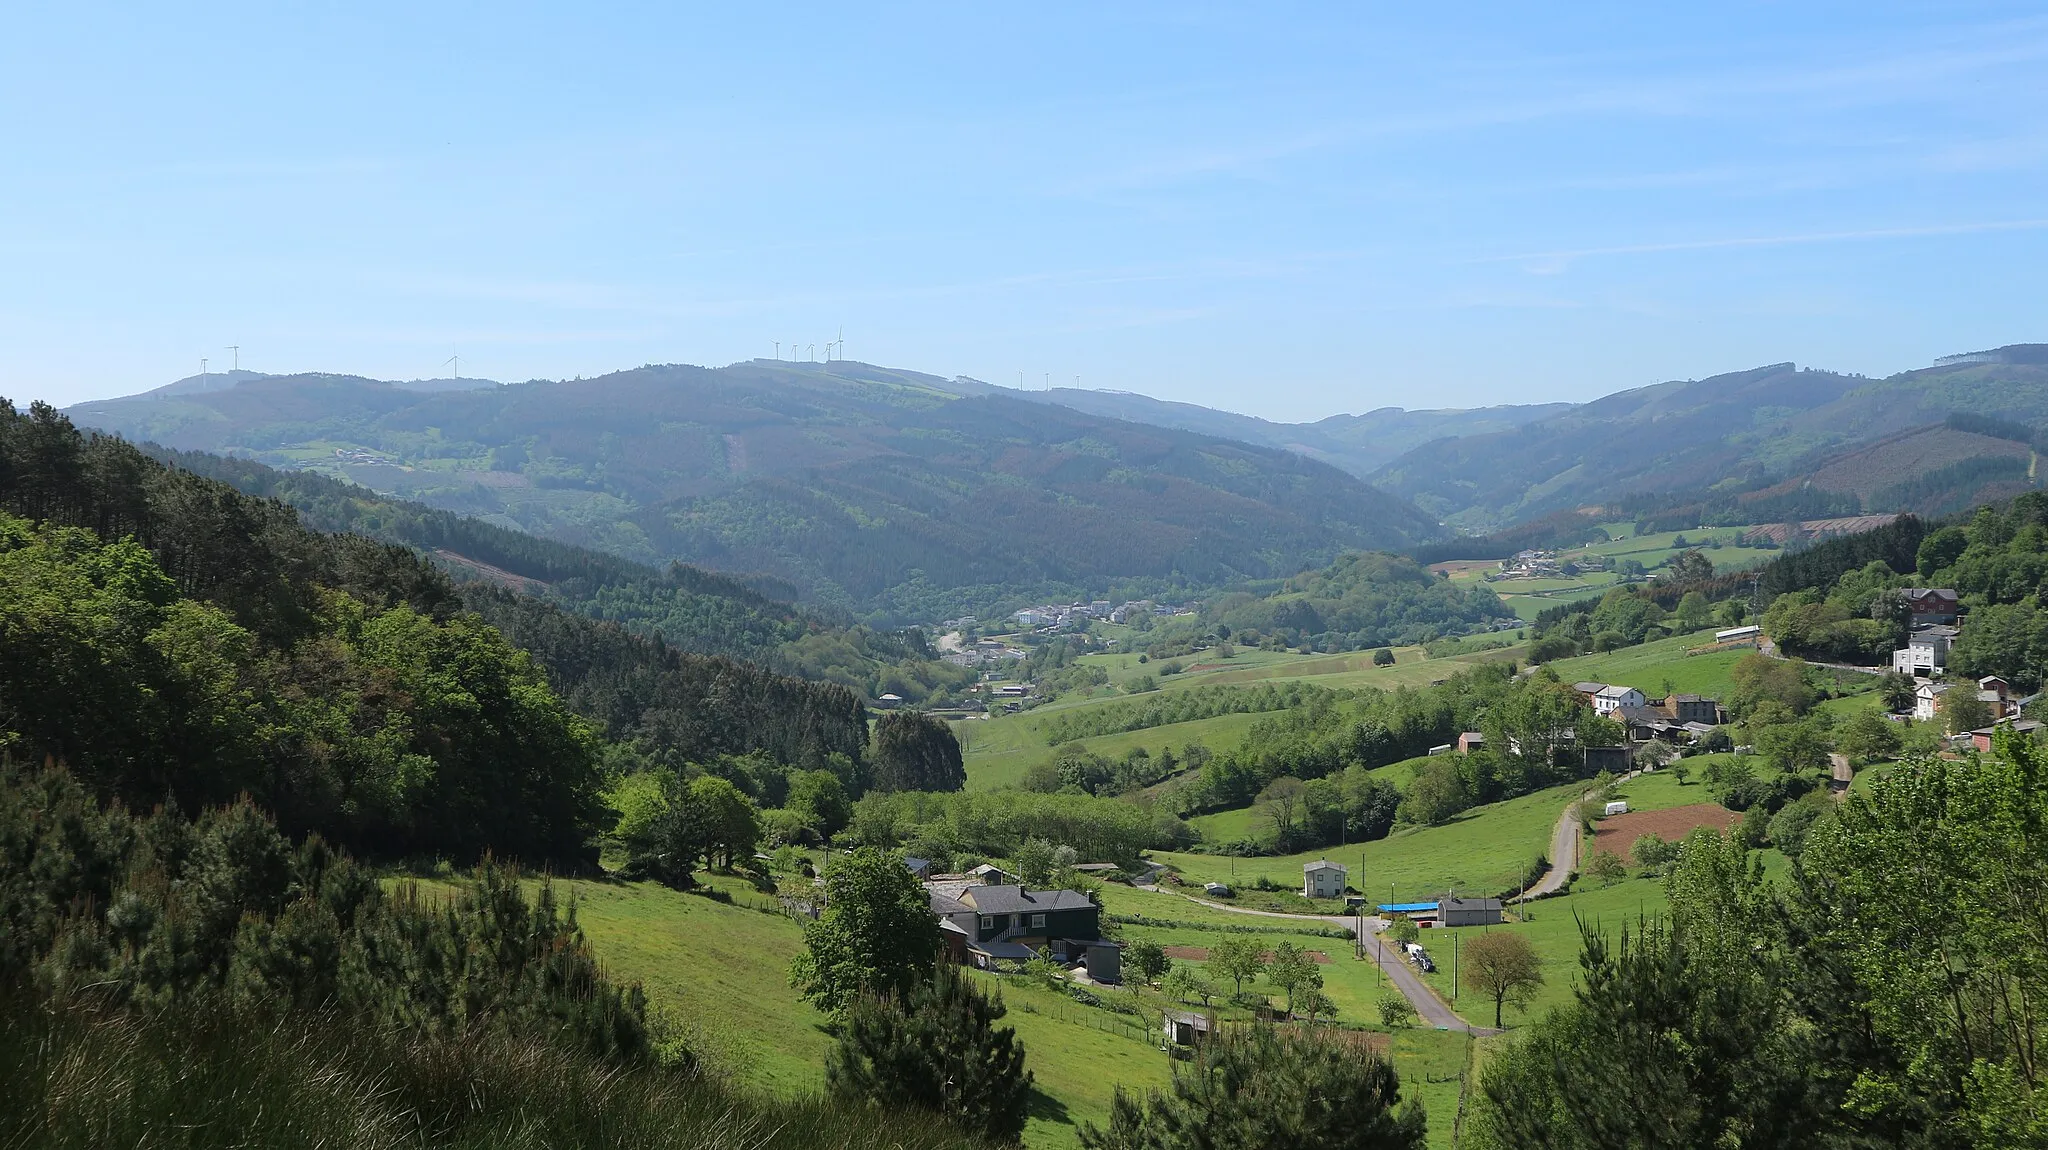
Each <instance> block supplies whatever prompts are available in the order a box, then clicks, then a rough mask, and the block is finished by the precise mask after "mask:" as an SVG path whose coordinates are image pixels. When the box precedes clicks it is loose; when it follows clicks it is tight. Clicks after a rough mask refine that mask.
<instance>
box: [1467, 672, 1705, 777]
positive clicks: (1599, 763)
mask: <svg viewBox="0 0 2048 1150" xmlns="http://www.w3.org/2000/svg"><path fill="white" fill-rule="evenodd" d="M1572 689H1573V690H1575V691H1577V692H1578V693H1579V694H1580V695H1581V696H1582V697H1584V698H1585V700H1586V702H1587V704H1588V705H1590V706H1591V707H1592V708H1593V713H1594V714H1596V715H1603V716H1605V717H1607V718H1610V719H1613V720H1614V721H1615V722H1617V723H1620V724H1621V726H1622V729H1623V731H1625V732H1626V739H1625V744H1624V745H1623V746H1620V747H1587V748H1586V763H1587V765H1588V766H1589V767H1593V768H1595V769H1600V768H1605V769H1609V770H1616V771H1621V770H1627V769H1629V767H1630V766H1632V765H1633V763H1634V760H1635V751H1636V749H1637V748H1639V747H1641V746H1644V745H1645V744H1648V743H1651V742H1665V743H1671V744H1673V745H1676V746H1690V745H1692V744H1694V743H1697V742H1699V741H1700V740H1701V739H1704V738H1706V737H1707V736H1708V735H1710V734H1712V733H1713V731H1714V728H1716V727H1718V726H1721V725H1722V724H1723V723H1725V722H1727V721H1728V716H1727V713H1726V712H1725V711H1723V710H1722V708H1721V704H1720V701H1719V700H1716V699H1711V698H1708V697H1707V696H1705V695H1679V694H1672V695H1667V696H1665V697H1664V698H1662V699H1659V700H1656V701H1654V702H1652V701H1651V700H1650V698H1649V697H1648V696H1646V695H1644V694H1643V692H1642V691H1640V690H1638V689H1637V688H1635V687H1624V686H1620V685H1618V684H1614V683H1590V682H1588V683H1573V684H1572ZM1569 737H1571V736H1570V734H1569V733H1568V734H1567V738H1569ZM1485 745H1486V736H1485V734H1483V733H1482V732H1479V731H1466V732H1465V733H1463V734H1461V735H1459V736H1458V741H1457V742H1456V743H1447V744H1445V745H1443V746H1441V747H1434V748H1431V750H1430V754H1438V753H1442V752H1448V751H1451V750H1456V751H1457V752H1458V753H1459V754H1461V755H1469V754H1471V753H1472V752H1473V751H1476V750H1478V749H1479V748H1481V747H1484V746H1485ZM1510 749H1511V750H1512V749H1514V748H1512V747H1511V748H1510Z"/></svg>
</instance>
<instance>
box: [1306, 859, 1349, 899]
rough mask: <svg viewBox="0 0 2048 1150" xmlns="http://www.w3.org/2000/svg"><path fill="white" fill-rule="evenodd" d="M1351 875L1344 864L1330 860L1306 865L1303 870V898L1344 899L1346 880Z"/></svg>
mask: <svg viewBox="0 0 2048 1150" xmlns="http://www.w3.org/2000/svg"><path fill="white" fill-rule="evenodd" d="M1349 873H1350V872H1349V871H1348V870H1346V869H1345V867H1344V864H1343V863H1333V862H1331V861H1330V860H1329V859H1317V860H1316V861H1314V862H1312V863H1304V864H1303V865H1302V868H1301V897H1303V898H1342V897H1344V880H1345V878H1346V876H1347V875H1349Z"/></svg>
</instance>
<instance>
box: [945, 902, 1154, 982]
mask: <svg viewBox="0 0 2048 1150" xmlns="http://www.w3.org/2000/svg"><path fill="white" fill-rule="evenodd" d="M928 889H929V891H930V895H931V904H932V913H933V914H936V915H938V916H939V918H940V919H941V920H942V921H943V922H948V923H951V924H952V925H953V926H954V927H956V928H958V929H959V930H960V931H961V932H962V933H964V934H965V935H966V950H967V953H968V955H969V956H970V957H971V958H972V960H973V961H974V962H975V963H976V965H979V966H982V967H987V966H989V965H990V964H991V963H994V962H1024V961H1027V960H1029V959H1031V958H1034V957H1036V956H1037V955H1038V953H1039V952H1040V951H1045V952H1047V953H1049V954H1050V955H1051V956H1052V958H1053V959H1054V960H1055V961H1058V962H1086V963H1087V966H1088V976H1089V977H1090V978H1091V979H1093V980H1094V981H1096V982H1116V981H1119V980H1120V977H1121V972H1120V970H1119V967H1120V962H1119V957H1120V951H1119V947H1118V945H1117V944H1116V943H1114V942H1109V941H1106V940H1104V939H1103V937H1102V908H1101V907H1098V906H1096V905H1095V904H1094V903H1093V902H1091V901H1089V898H1088V896H1087V895H1084V894H1081V893H1080V892H1078V891H1071V890H1030V889H1028V888H1026V887H1023V886H1018V885H1014V884H1001V885H991V886H960V887H955V886H951V885H946V886H944V887H940V886H939V884H934V886H933V887H932V888H928Z"/></svg>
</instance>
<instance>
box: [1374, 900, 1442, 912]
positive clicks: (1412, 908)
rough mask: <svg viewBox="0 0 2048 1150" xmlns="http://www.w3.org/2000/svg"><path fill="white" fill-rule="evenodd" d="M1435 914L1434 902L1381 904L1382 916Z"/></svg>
mask: <svg viewBox="0 0 2048 1150" xmlns="http://www.w3.org/2000/svg"><path fill="white" fill-rule="evenodd" d="M1435 912H1436V904H1435V903H1433V902H1383V903H1381V904H1380V913H1381V914H1434V913H1435Z"/></svg>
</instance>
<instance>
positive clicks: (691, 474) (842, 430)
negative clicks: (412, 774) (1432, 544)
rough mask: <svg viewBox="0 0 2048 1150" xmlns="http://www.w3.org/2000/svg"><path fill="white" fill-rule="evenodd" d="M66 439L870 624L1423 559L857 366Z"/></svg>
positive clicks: (167, 406)
mask: <svg viewBox="0 0 2048 1150" xmlns="http://www.w3.org/2000/svg"><path fill="white" fill-rule="evenodd" d="M73 414H74V415H75V417H76V418H77V419H78V420H79V421H80V422H82V423H84V424H87V425H89V426H93V427H98V428H103V429H106V430H110V431H115V432H119V433H120V434H122V435H124V436H127V437H128V438H131V439H135V440H138V441H141V440H153V441H156V442H159V443H163V444H166V445H168V446H171V447H174V448H180V449H187V450H192V449H197V450H207V451H220V450H228V449H232V450H234V451H236V452H237V453H246V454H251V455H254V456H255V457H256V458H258V459H259V460H261V461H263V462H266V463H272V464H276V465H279V466H287V467H298V466H308V467H315V468H319V469H323V470H328V471H330V472H332V473H334V474H337V475H338V476H340V477H344V478H348V479H350V480H353V481H355V482H358V483H362V484H364V485H366V486H369V487H372V488H374V489H376V490H378V491H383V492H388V493H393V494H397V495H400V496H404V497H408V498H417V499H420V500H422V501H425V502H427V503H430V504H432V505H434V506H436V507H440V508H444V509H448V510H455V511H461V512H465V513H470V514H476V515H481V516H486V517H490V518H492V519H493V520H494V521H496V522H499V523H501V524H502V525H505V526H516V527H520V528H524V529H529V530H532V531H534V532H535V533H537V534H541V535H545V536H548V537H550V538H554V539H558V540H562V541H566V542H571V543H577V544H580V545H587V546H591V547H595V548H598V549H601V550H604V551H607V552H610V553H613V554H616V555H620V556H624V557H627V558H630V559H633V560H635V561H638V562H642V563H647V564H650V565H657V566H659V565H664V564H666V563H667V562H668V561H669V560H671V559H681V560H684V561H687V562H691V563H696V564H700V565H703V566H707V567H711V568H714V569H717V570H719V571H724V572H729V573H735V574H740V575H748V576H751V575H755V574H767V575H771V576H773V577H776V578H779V579H783V580H787V581H789V582H790V583H792V584H794V585H795V586H796V587H797V588H799V589H800V590H801V592H802V594H803V596H804V597H805V598H807V599H809V600H812V601H816V602H818V603H822V604H825V605H827V606H830V607H834V608H838V609H842V610H846V611H849V612H852V613H853V614H855V615H857V616H860V617H863V618H870V619H875V620H885V621H908V620H921V621H928V620H930V619H938V618H945V617H948V616H950V615H958V614H963V613H969V612H974V611H984V612H986V611H987V610H989V609H991V608H992V607H995V606H1000V605H1002V604H1004V603H1020V602H1024V601H1028V600H1030V599H1034V598H1041V597H1060V596H1074V595H1082V594H1087V595H1091V596H1099V595H1102V594H1108V593H1111V592H1112V591H1119V590H1121V591H1127V592H1129V593H1132V594H1134V595H1137V594H1145V593H1148V589H1162V590H1164V589H1175V588H1178V589H1183V590H1184V589H1186V588H1190V587H1207V586H1216V585H1220V584H1222V583H1225V582H1228V581H1230V580H1233V579H1241V578H1277V577H1285V576H1288V575H1292V574H1294V573H1295V572H1297V571H1299V570H1302V569H1304V568H1306V567H1310V566H1314V565H1316V564H1318V563H1326V562H1328V561H1330V560H1331V559H1333V558H1334V557H1335V556H1336V555H1337V554H1339V553H1340V552H1342V551H1345V550H1347V549H1355V548H1361V547H1400V546H1406V545H1408V544H1411V543H1414V542H1418V541H1421V540H1425V539H1430V538H1434V537H1436V536H1438V535H1439V534H1440V533H1441V529H1440V528H1439V527H1438V525H1437V524H1436V523H1435V522H1434V521H1433V520H1432V519H1431V518H1430V517H1429V516H1427V515H1424V514H1422V513H1421V512H1419V511H1417V510H1416V509H1415V508H1414V507H1412V506H1409V505H1408V504H1406V503H1404V502H1402V501H1401V500H1399V499H1396V498H1393V497H1390V496H1387V495H1385V494H1384V493H1382V492H1380V491H1378V490H1376V489H1374V488H1372V487H1369V486H1367V485H1366V484H1365V483H1363V482H1362V481H1360V480H1358V479H1356V478H1355V477H1353V476H1351V475H1348V474H1345V473H1344V472H1342V471H1339V470H1337V469H1336V468H1333V467H1330V466H1328V465H1326V464H1322V463H1317V462H1314V461H1312V460H1309V459H1307V458H1304V457H1303V456H1301V455H1298V454H1295V453H1292V452H1288V451H1284V450H1280V449H1277V448H1271V447H1255V446H1251V445H1248V444H1244V443H1238V442H1232V441H1229V440H1223V439H1215V438H1210V437H1207V436H1202V435H1196V434H1192V433H1189V432H1184V431H1178V430H1170V429H1165V428H1159V427H1150V426H1144V425H1140V424H1134V423H1125V422H1121V421H1119V420H1114V419H1106V418H1102V417H1099V416H1091V415H1087V414H1083V413H1081V412H1078V411H1074V410H1072V409H1070V408H1065V407H1059V406H1054V405H1049V404H1043V403H1033V402H1026V401H1024V400H1020V399H1017V398H1014V397H1012V396H1011V395H1009V394H1007V393H1004V392H1002V391H1001V389H996V388H990V387H988V386H987V385H983V384H973V383H971V381H961V382H957V383H956V382H948V381H940V380H935V379H933V378H932V377H928V376H918V375H916V374H915V373H908V372H893V371H888V370H884V369H876V368H870V367H867V366H866V365H861V364H849V363H834V364H832V365H829V367H828V366H827V365H805V364H782V363H773V364H770V363H760V362H755V363H746V364H737V365H734V366H732V367H727V368H722V369H717V370H707V369H703V368H696V367H685V366H666V367H645V368H639V369H636V370H633V371H625V372H618V373H615V374H612V375H608V376H603V377H599V378H596V379H590V380H578V381H574V382H563V383H546V382H535V383H528V384H519V385H513V386H507V387H499V388H492V389H485V390H477V391H460V392H436V393H426V394H423V393H418V392H411V391H406V390H402V389H400V388H397V387H394V386H392V385H389V384H384V383H379V382H376V381H371V380H364V379H358V378H353V377H341V376H293V377H274V378H266V379H257V380H249V381H245V382H243V383H242V384H240V385H239V386H237V387H234V388H231V389H227V390H221V391H210V392H203V393H198V394H176V395H169V396H163V395H144V396H136V397H131V398H128V399H122V400H112V401H107V402H102V403H91V404H84V405H81V406H80V407H78V408H77V409H75V411H74V413H73Z"/></svg>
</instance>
